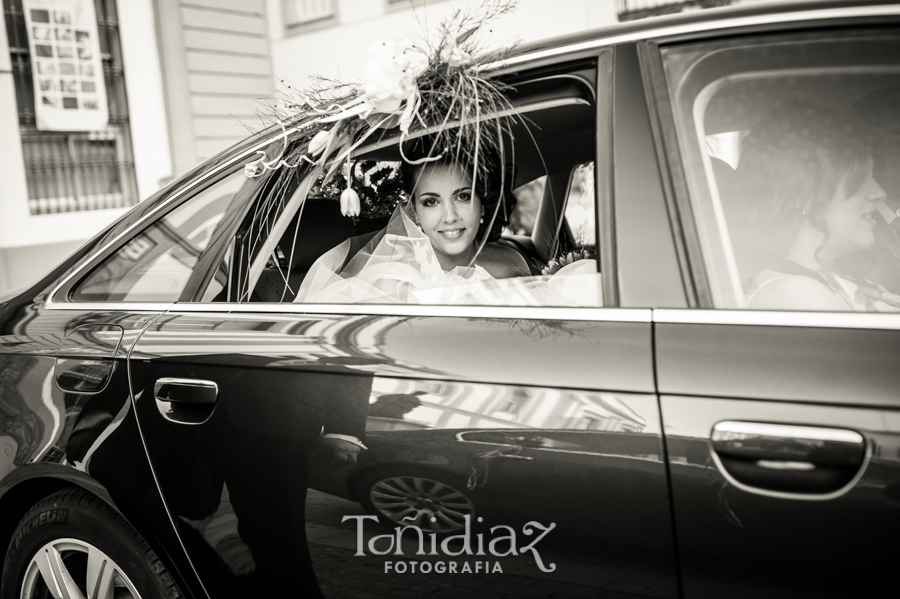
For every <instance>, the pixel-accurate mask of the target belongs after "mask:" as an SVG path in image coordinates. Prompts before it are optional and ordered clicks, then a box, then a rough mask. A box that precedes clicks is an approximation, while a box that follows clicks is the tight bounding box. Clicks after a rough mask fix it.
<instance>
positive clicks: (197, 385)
mask: <svg viewBox="0 0 900 599" xmlns="http://www.w3.org/2000/svg"><path fill="white" fill-rule="evenodd" d="M218 394H219V386H218V385H217V384H215V383H214V382H213V381H201V380H197V379H176V378H161V379H159V380H157V381H156V385H154V387H153V395H154V396H155V397H156V399H158V400H160V401H177V402H182V403H192V404H214V403H216V396H217V395H218Z"/></svg>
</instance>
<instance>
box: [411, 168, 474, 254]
mask: <svg viewBox="0 0 900 599" xmlns="http://www.w3.org/2000/svg"><path fill="white" fill-rule="evenodd" d="M413 195H414V196H415V198H416V201H415V209H416V216H417V218H418V221H419V224H420V225H421V226H422V231H423V232H424V233H425V235H426V236H427V237H428V239H430V240H431V245H432V247H433V248H434V251H435V252H436V253H437V255H438V259H439V260H440V261H441V265H442V266H444V267H445V268H446V267H447V266H453V265H456V266H459V265H465V264H468V262H469V260H471V258H472V257H473V256H474V253H475V235H476V234H477V233H478V225H479V221H480V220H481V216H482V212H483V210H482V206H481V200H480V199H479V198H478V196H476V195H475V193H474V192H473V191H472V184H471V180H470V179H469V177H468V175H467V174H466V173H465V171H464V170H463V169H462V168H460V167H458V166H454V165H444V164H439V165H436V166H430V167H429V166H426V167H425V168H424V169H422V170H421V171H419V175H418V181H417V182H416V187H415V189H414V191H413Z"/></svg>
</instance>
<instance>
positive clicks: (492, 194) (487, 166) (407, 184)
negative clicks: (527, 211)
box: [400, 151, 516, 241]
mask: <svg viewBox="0 0 900 599" xmlns="http://www.w3.org/2000/svg"><path fill="white" fill-rule="evenodd" d="M478 161H479V165H478V166H479V168H478V177H477V179H476V181H475V185H474V191H475V194H476V195H477V196H478V198H479V199H480V200H481V205H482V206H484V222H483V223H482V224H481V225H480V226H479V227H478V235H477V238H478V240H479V241H481V240H483V239H484V238H485V235H487V241H496V240H497V239H500V233H501V232H502V231H503V227H506V226H507V225H509V222H510V219H511V218H512V214H513V211H514V210H515V208H516V197H515V196H514V195H513V194H512V189H513V186H514V182H515V178H516V173H515V167H514V166H513V165H512V164H503V162H501V160H500V156H499V154H498V153H497V152H492V151H482V152H481V153H480V156H479V160H478ZM437 165H444V166H456V167H459V168H460V169H461V170H463V171H464V172H465V173H466V174H467V175H468V176H469V177H471V176H472V173H473V171H474V170H475V169H474V168H473V166H474V165H473V160H472V159H471V158H470V157H469V156H466V155H463V154H462V153H461V154H460V155H459V156H448V157H445V158H441V159H440V160H437V161H434V162H426V163H423V164H409V163H408V162H403V163H401V165H400V180H401V185H402V186H403V190H404V191H405V192H406V194H407V197H409V199H410V200H412V199H413V189H414V188H415V186H416V181H417V180H418V178H419V175H420V174H421V172H422V170H423V169H427V168H429V167H432V166H437ZM495 213H496V215H497V216H496V218H494V214H495ZM492 218H493V223H492V222H491V220H492Z"/></svg>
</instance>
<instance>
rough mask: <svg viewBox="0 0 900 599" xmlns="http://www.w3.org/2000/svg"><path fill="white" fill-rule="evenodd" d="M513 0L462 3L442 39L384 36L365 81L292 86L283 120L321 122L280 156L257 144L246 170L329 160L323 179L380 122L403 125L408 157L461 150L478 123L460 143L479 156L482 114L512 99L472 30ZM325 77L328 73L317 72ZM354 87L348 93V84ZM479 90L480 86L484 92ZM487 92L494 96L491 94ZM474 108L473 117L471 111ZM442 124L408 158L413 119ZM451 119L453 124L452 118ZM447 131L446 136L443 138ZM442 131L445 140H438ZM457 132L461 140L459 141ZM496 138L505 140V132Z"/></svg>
mask: <svg viewBox="0 0 900 599" xmlns="http://www.w3.org/2000/svg"><path fill="white" fill-rule="evenodd" d="M514 4H515V3H514V2H513V1H512V0H486V1H485V2H484V3H482V4H481V5H480V6H479V8H478V9H477V11H476V12H474V13H467V12H463V11H456V12H455V13H453V15H452V16H451V17H450V18H449V19H448V20H447V21H445V22H444V23H442V24H441V29H440V39H439V41H438V43H437V45H436V46H431V45H429V44H428V43H422V44H418V45H417V44H415V43H413V42H412V41H410V40H406V39H394V40H386V41H379V42H376V43H374V44H372V45H371V46H370V48H369V51H368V57H367V62H366V64H365V66H364V68H363V76H362V81H361V84H357V85H346V84H341V83H339V82H327V83H331V84H333V85H331V88H322V87H321V86H320V87H319V88H318V89H312V90H311V91H308V92H305V93H299V94H296V93H295V92H294V90H292V88H291V86H290V85H287V86H286V87H287V88H288V89H289V90H290V91H291V93H294V94H295V95H293V96H292V97H291V101H290V102H286V107H289V108H291V109H292V112H291V113H290V114H286V115H285V114H282V115H281V118H279V119H278V120H277V122H278V124H279V125H280V126H281V127H282V130H286V129H285V125H284V122H290V120H292V119H296V118H298V117H303V116H309V117H312V118H311V120H309V121H307V122H306V123H304V127H311V128H313V129H318V130H317V131H316V132H315V134H314V135H312V137H311V138H310V139H309V141H308V143H307V145H306V148H305V152H303V151H302V145H301V144H298V147H299V148H300V149H301V151H300V152H296V153H297V154H298V155H296V156H294V155H291V156H288V157H287V158H285V154H286V153H287V151H288V144H287V136H285V142H284V147H283V148H282V151H281V153H280V154H279V156H278V157H276V158H274V159H272V160H266V154H265V152H262V151H260V152H257V154H258V155H259V158H258V159H256V160H254V161H253V162H251V163H249V164H247V165H246V167H245V173H246V175H247V176H248V177H259V176H262V175H264V174H265V173H267V172H269V171H271V170H275V169H278V168H282V167H284V168H288V169H294V168H297V167H298V166H299V165H300V164H302V163H304V162H306V163H309V164H312V165H317V166H322V167H326V166H327V168H326V171H327V172H326V174H325V175H324V181H329V180H331V178H332V177H333V176H334V174H335V173H336V171H337V170H338V169H339V168H341V166H342V165H343V164H344V163H345V161H346V163H347V164H349V162H350V156H351V155H352V153H353V151H354V150H356V149H357V148H359V147H360V146H361V145H362V144H363V143H364V142H365V141H366V140H367V139H369V138H370V137H371V136H372V134H373V133H374V132H375V131H377V130H379V129H382V130H383V129H388V128H393V127H397V128H398V129H399V132H400V143H399V151H400V155H401V158H402V160H404V161H405V162H407V163H410V164H421V163H425V162H431V161H437V160H440V159H442V158H443V154H444V153H446V152H447V151H448V150H450V148H451V146H453V145H454V144H455V150H454V151H456V152H459V151H461V150H460V144H462V143H463V142H462V140H463V135H462V132H463V130H464V129H465V128H466V127H469V126H472V125H474V133H469V134H467V135H469V138H468V139H470V140H471V139H473V138H474V140H475V141H474V143H469V144H468V146H467V147H466V148H463V149H462V151H468V152H470V153H471V152H473V151H474V155H475V156H476V157H477V155H478V146H479V145H480V137H481V133H482V132H481V129H480V124H479V121H480V120H481V118H482V115H483V114H491V113H495V114H498V115H499V114H502V113H506V114H510V113H511V112H512V111H511V110H510V109H511V105H510V104H509V101H508V99H506V97H505V96H504V95H503V90H504V87H505V86H503V85H502V84H500V83H497V82H495V81H493V80H489V79H486V78H484V77H482V76H481V75H480V73H479V72H478V71H479V67H478V65H477V64H474V63H475V61H473V59H472V56H473V54H474V53H475V52H476V51H477V52H478V53H479V54H481V51H480V49H479V48H478V46H477V44H476V43H475V41H474V39H473V35H474V34H475V33H476V31H478V30H479V29H480V28H482V26H483V25H484V24H485V23H486V22H487V21H489V20H491V19H493V18H495V17H497V16H499V15H502V14H505V13H506V12H509V11H510V10H512V8H513V6H514ZM496 58H497V54H496V53H495V54H485V60H496ZM317 81H319V82H322V81H325V80H322V79H318V80H317ZM348 89H349V90H350V92H349V93H348V92H347V91H345V90H348ZM479 90H481V92H479ZM485 96H488V97H487V98H485ZM473 116H474V121H473V119H472V117H473ZM429 123H430V124H431V126H432V127H436V132H437V133H436V135H435V137H434V140H433V143H432V147H431V149H430V151H429V152H428V153H427V154H426V155H425V156H424V157H420V158H410V157H408V156H407V155H406V154H405V153H404V142H405V141H407V140H408V139H409V135H410V133H411V131H412V130H413V128H414V127H416V126H418V127H420V128H421V130H426V129H428V128H429ZM451 124H452V125H451ZM452 127H455V128H457V129H458V130H459V135H458V136H457V137H453V136H452V135H451V134H450V133H449V130H450V129H451V128H452ZM442 135H444V138H443V139H440V138H441V136H442ZM439 139H440V142H441V143H439ZM456 140H459V143H456ZM493 143H499V144H501V145H502V139H499V138H498V140H495V141H494V142H493ZM351 192H353V190H352V188H351V187H350V184H349V182H348V185H347V189H345V190H344V193H342V194H341V212H342V213H343V214H344V215H345V216H351V215H353V216H355V215H358V214H359V199H358V197H357V198H356V201H355V202H354V198H353V195H354V194H355V192H353V193H351Z"/></svg>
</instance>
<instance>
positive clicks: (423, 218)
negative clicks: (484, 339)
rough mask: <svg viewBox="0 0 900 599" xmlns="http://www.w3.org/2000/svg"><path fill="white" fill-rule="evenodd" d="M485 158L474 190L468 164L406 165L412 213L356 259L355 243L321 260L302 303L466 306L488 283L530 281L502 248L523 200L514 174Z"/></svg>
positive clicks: (520, 262) (396, 216)
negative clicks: (514, 190) (519, 200)
mask: <svg viewBox="0 0 900 599" xmlns="http://www.w3.org/2000/svg"><path fill="white" fill-rule="evenodd" d="M485 154H486V155H485V156H484V157H483V158H482V161H483V164H484V165H486V168H481V169H479V175H480V177H478V176H476V177H474V178H475V182H474V185H473V177H472V175H471V174H472V173H473V172H474V170H475V169H474V168H473V164H472V163H471V162H470V161H469V160H467V159H465V158H463V157H462V156H461V157H460V159H459V160H445V159H441V160H437V161H433V162H425V163H424V164H409V163H404V165H403V166H402V167H401V176H402V178H403V181H404V186H405V188H406V191H407V195H408V198H409V202H408V205H407V206H406V207H403V206H398V207H397V208H396V209H395V210H394V213H393V216H392V217H391V220H390V222H389V223H388V225H387V226H386V227H385V228H384V229H383V230H382V231H380V232H379V233H378V234H377V235H375V236H374V237H373V238H372V239H371V240H370V241H369V242H368V243H367V244H366V245H365V246H364V247H363V248H362V249H361V250H360V251H359V252H357V253H356V254H355V255H354V256H352V257H349V253H350V251H351V250H350V248H351V243H350V240H348V241H347V242H344V243H342V244H341V245H339V246H338V247H336V248H334V249H332V250H331V251H329V252H327V253H326V254H325V255H323V256H322V257H321V258H319V260H317V261H316V263H315V264H314V265H313V267H312V268H311V269H310V271H309V274H307V276H306V278H305V279H304V280H303V283H302V285H301V286H300V290H299V292H298V293H297V298H296V299H295V300H294V301H297V302H311V303H359V302H363V303H365V302H383V303H460V302H463V301H466V302H467V301H471V299H472V296H473V294H477V293H479V292H482V291H484V290H486V289H487V288H486V287H485V286H484V285H480V283H484V282H488V281H493V280H497V279H505V278H511V277H519V276H528V275H530V274H531V273H530V271H529V269H528V265H527V264H526V263H525V259H524V258H523V257H522V256H521V255H520V254H519V253H518V252H516V251H515V250H514V249H512V248H509V247H507V246H503V245H500V244H497V243H495V242H496V240H497V239H499V238H500V232H501V231H502V229H503V227H504V226H506V224H508V222H509V217H510V215H511V214H512V212H513V210H514V208H515V202H516V200H515V197H514V196H513V195H512V193H511V192H510V189H511V187H512V181H513V174H512V172H511V170H512V169H510V168H508V167H506V166H503V165H502V163H501V162H500V161H499V160H498V159H497V158H496V157H494V156H491V155H490V153H489V152H486V153H485ZM348 257H349V260H348ZM476 303H477V302H476ZM492 303H493V302H492Z"/></svg>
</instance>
